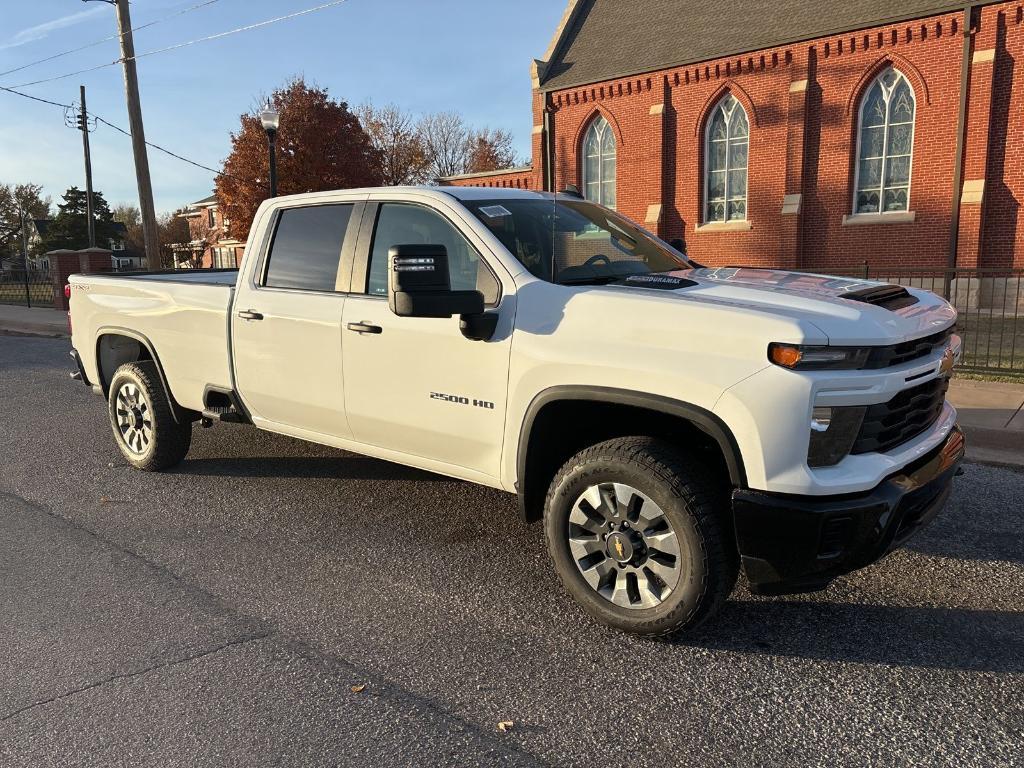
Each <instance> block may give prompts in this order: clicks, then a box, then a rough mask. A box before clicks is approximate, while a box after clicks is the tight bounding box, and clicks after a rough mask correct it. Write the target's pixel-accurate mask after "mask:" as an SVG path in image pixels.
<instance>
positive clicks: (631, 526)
mask: <svg viewBox="0 0 1024 768" xmlns="http://www.w3.org/2000/svg"><path fill="white" fill-rule="evenodd" d="M569 550H570V551H571V553H572V559H573V561H574V562H575V563H576V567H577V568H579V571H580V573H581V574H583V578H584V579H586V581H587V583H588V584H589V585H590V586H591V588H593V589H594V590H595V591H596V592H597V593H598V594H599V595H601V596H602V597H603V598H605V599H606V600H608V601H609V602H612V603H614V604H615V605H617V606H620V607H622V608H634V609H636V608H655V607H657V606H658V605H660V604H661V603H662V602H663V601H665V600H666V599H667V598H668V596H669V595H670V594H672V590H674V589H675V588H676V587H677V586H678V585H679V579H680V576H681V573H682V558H681V557H680V553H679V541H678V540H677V538H676V534H675V531H673V530H672V525H671V524H670V523H669V521H668V518H667V517H666V516H665V513H664V512H663V511H662V509H661V507H659V506H658V505H657V504H655V503H654V502H653V501H652V500H651V499H650V498H648V497H647V496H645V495H644V494H642V493H641V492H640V491H638V490H637V489H636V488H633V487H632V486H629V485H624V484H622V483H600V484H599V485H592V486H590V487H589V488H587V489H586V490H585V491H584V492H583V493H582V494H581V495H580V497H579V498H578V499H576V503H575V504H573V507H572V511H571V512H570V513H569Z"/></svg>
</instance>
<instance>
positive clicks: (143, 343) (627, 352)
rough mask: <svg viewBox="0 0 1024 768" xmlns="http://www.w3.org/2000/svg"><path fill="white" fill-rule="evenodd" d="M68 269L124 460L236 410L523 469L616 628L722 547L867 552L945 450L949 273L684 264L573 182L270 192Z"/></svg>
mask: <svg viewBox="0 0 1024 768" xmlns="http://www.w3.org/2000/svg"><path fill="white" fill-rule="evenodd" d="M70 286H71V313H70V316H71V320H72V327H73V335H72V342H73V347H74V350H73V351H72V356H73V357H74V358H75V360H76V362H77V364H78V371H77V372H76V373H75V374H73V375H74V377H75V378H81V379H82V380H83V381H84V382H85V383H86V384H88V385H90V386H91V387H92V388H93V390H95V391H96V392H97V393H98V394H102V395H103V396H104V397H105V398H106V399H107V402H108V404H109V412H110V422H111V425H112V426H113V434H114V438H115V440H116V442H117V445H118V447H119V448H120V450H121V452H122V453H123V454H124V456H125V458H126V459H127V460H128V461H129V462H130V463H131V464H133V465H135V466H136V467H138V468H140V469H146V470H161V469H166V468H168V467H171V466H173V465H175V464H177V463H178V462H180V461H182V460H183V459H184V458H185V456H186V454H187V453H188V450H189V444H190V441H191V434H192V426H193V424H194V423H196V422H202V423H203V424H204V425H205V426H209V425H210V424H211V423H212V422H214V421H218V420H219V421H234V422H241V423H245V424H251V425H253V426H255V427H258V428H260V429H265V430H269V431H272V432H278V433H281V434H284V435H291V436H293V437H297V438H302V439H304V440H309V441H312V442H316V443H322V444H325V445H331V446H335V447H338V448H343V449H346V450H348V451H353V452H356V453H360V454H365V455H368V456H375V457H378V458H380V459H386V460H389V461H395V462H399V463H402V464H408V465H411V466H415V467H419V468H422V469H426V470H430V471H433V472H438V473H441V474H445V475H450V476H452V477H456V478H461V479H463V480H466V481H469V482H474V483H480V484H483V485H488V486H492V487H495V488H500V489H504V490H506V491H509V492H511V493H516V494H518V497H519V501H520V508H521V511H522V514H523V516H524V518H525V519H526V520H528V521H532V520H538V519H540V518H543V520H544V529H545V533H546V536H547V542H548V546H549V549H550V553H551V557H552V560H553V561H554V565H555V568H556V569H557V571H558V573H559V575H560V577H561V579H562V581H563V582H564V584H565V586H566V588H567V590H568V591H569V592H570V593H571V594H572V596H573V597H574V598H575V599H576V600H577V601H578V602H579V603H580V604H581V605H582V606H583V608H584V609H585V610H587V611H588V612H589V613H590V614H591V615H592V616H594V617H595V618H596V619H598V620H600V621H602V622H605V623H607V624H610V625H612V626H615V627H618V628H620V629H623V630H626V631H630V632H636V633H641V634H666V633H672V632H677V631H681V630H685V629H689V628H692V627H694V626H696V625H697V624H699V623H700V622H701V621H703V620H705V619H706V618H707V617H708V616H710V615H712V614H713V613H714V612H715V611H716V610H717V609H718V607H719V606H720V605H721V604H722V602H723V601H724V600H725V598H726V597H727V595H728V594H729V593H730V591H731V590H732V588H733V586H734V584H735V581H736V578H737V574H738V571H739V569H740V567H742V568H743V570H744V573H745V575H746V578H747V580H748V581H749V583H750V586H751V589H752V590H753V591H755V592H756V593H759V594H784V593H792V592H800V591H809V590H815V589H821V588H823V587H825V586H826V585H828V583H829V582H830V581H832V580H833V579H834V578H836V577H837V576H839V575H841V574H844V573H848V572H850V571H852V570H854V569H857V568H861V567H863V566H865V565H868V564H869V563H872V562H874V561H876V560H878V559H879V558H880V557H882V556H883V555H885V554H886V553H887V552H889V551H890V550H892V549H893V548H895V547H897V546H899V545H900V544H902V543H903V542H904V541H905V540H906V539H907V538H908V537H909V536H910V535H911V534H913V533H914V532H915V531H916V530H918V529H919V528H920V527H921V526H923V525H924V524H926V523H927V522H928V521H929V520H930V519H931V518H932V517H933V516H934V515H935V514H936V513H937V512H938V510H939V509H940V508H941V507H942V506H943V504H944V503H945V501H946V499H947V497H948V495H949V492H950V489H951V485H952V478H953V476H954V475H955V474H956V473H957V471H958V465H959V463H960V461H961V459H962V457H963V452H964V441H963V436H962V434H961V432H960V430H959V428H958V427H957V425H956V412H955V410H954V409H953V407H952V406H951V405H950V404H949V403H947V402H946V400H945V392H946V387H947V382H948V377H949V374H950V371H951V369H952V367H953V365H954V363H955V362H956V360H957V359H958V357H959V354H960V340H959V337H958V336H956V335H955V334H954V332H953V331H954V325H955V323H956V320H957V317H956V312H955V310H954V309H953V308H952V307H951V306H950V305H949V304H948V303H947V302H945V301H943V300H942V299H941V298H939V297H937V296H935V295H934V294H932V293H929V292H927V291H919V290H914V289H906V288H903V287H900V286H896V285H888V284H884V283H876V282H863V281H858V280H853V279H847V278H835V277H825V276H820V275H806V274H799V273H792V272H780V271H773V270H764V269H748V268H719V269H708V268H702V267H700V266H699V265H696V264H694V263H692V262H690V261H688V260H687V258H686V257H685V256H684V255H682V254H680V253H679V252H678V251H676V250H675V249H673V248H672V247H671V246H670V245H668V244H667V243H665V242H663V241H661V240H659V239H658V238H657V237H655V236H654V235H652V234H651V233H649V232H647V231H645V230H644V229H642V228H641V227H639V226H638V225H636V224H635V223H633V222H632V221H630V220H628V219H626V218H625V217H623V216H621V215H619V214H617V213H616V212H614V211H612V210H609V209H607V208H603V207H601V206H599V205H595V204H593V203H590V202H586V201H584V200H582V199H580V198H579V196H578V195H572V194H558V195H551V194H540V193H532V192H525V191H516V190H497V189H480V188H475V189H474V188H435V189H427V188H386V189H367V190H349V191H339V192H328V193H316V194H307V195H298V196H292V197H282V198H276V199H273V200H269V201H267V202H265V203H264V204H263V205H262V206H261V207H260V209H259V211H258V212H257V214H256V217H255V220H254V222H253V225H252V229H251V232H250V235H249V240H248V244H247V246H246V248H245V254H244V257H243V259H242V263H241V267H240V269H238V270H231V271H195V272H176V273H149V274H146V273H142V274H137V275H126V276H114V275H109V276H107V275H75V276H72V277H71V279H70ZM480 514H482V515H486V514H490V512H489V511H488V510H485V509H481V510H480Z"/></svg>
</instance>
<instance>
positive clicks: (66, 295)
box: [64, 283, 71, 299]
mask: <svg viewBox="0 0 1024 768" xmlns="http://www.w3.org/2000/svg"><path fill="white" fill-rule="evenodd" d="M64 298H65V299H70V298H71V283H68V284H67V285H65V286H64Z"/></svg>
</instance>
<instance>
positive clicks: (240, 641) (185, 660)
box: [0, 632, 273, 723]
mask: <svg viewBox="0 0 1024 768" xmlns="http://www.w3.org/2000/svg"><path fill="white" fill-rule="evenodd" d="M272 634H273V633H271V632H258V633H255V634H251V635H245V636H243V637H236V638H235V639H233V640H228V641H227V642H225V643H221V644H220V645H217V646H215V647H213V648H208V649H206V650H205V651H200V652H199V653H193V654H190V655H188V656H182V657H181V658H177V659H170V660H169V661H164V662H161V663H159V664H152V665H150V666H148V667H144V668H143V669H138V670H135V671H134V672H122V673H119V674H116V675H109V676H107V677H105V678H103V679H102V680H97V681H95V682H92V683H89V684H88V685H83V686H81V687H79V688H73V689H72V690H70V691H66V692H64V693H61V694H59V695H57V696H51V697H50V698H48V699H41V700H40V701H34V702H32V703H31V704H26V705H25V706H24V707H20V708H19V709H16V710H14V711H13V712H9V713H8V714H6V715H4V716H2V717H0V723H3V722H6V721H7V720H10V719H11V718H13V717H17V716H18V715H20V714H23V713H25V712H28V711H29V710H32V709H36V708H37V707H44V706H46V705H47V704H53V703H55V702H58V701H63V700H64V699H68V698H71V697H72V696H77V695H78V694H80V693H85V692H86V691H91V690H93V689H94V688H99V687H101V686H104V685H107V684H108V683H115V682H117V681H119V680H131V679H132V678H134V677H142V676H143V675H148V674H149V673H150V672H157V671H159V670H161V669H167V668H168V667H175V666H178V665H180V664H189V663H190V662H193V661H198V660H199V659H203V658H206V657H207V656H212V655H214V654H216V653H220V652H221V651H224V650H227V649H228V648H234V647H236V646H239V645H244V644H246V643H251V642H255V641H257V640H266V639H268V638H269V637H271V635H272Z"/></svg>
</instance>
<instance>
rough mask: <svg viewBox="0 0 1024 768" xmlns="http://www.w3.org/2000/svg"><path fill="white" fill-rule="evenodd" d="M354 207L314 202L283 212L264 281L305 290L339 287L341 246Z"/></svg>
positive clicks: (277, 285)
mask: <svg viewBox="0 0 1024 768" xmlns="http://www.w3.org/2000/svg"><path fill="white" fill-rule="evenodd" d="M353 207H354V206H353V205H352V204H347V205H310V206H305V207H303V208H286V209H284V210H283V211H281V213H280V215H279V217H278V221H277V229H276V230H275V232H274V240H273V243H271V246H270V253H269V254H268V256H267V267H266V276H265V278H264V280H263V284H264V285H265V286H267V287H268V288H292V289H297V290H302V291H329V292H333V291H335V290H337V288H336V285H337V280H338V267H339V265H340V263H341V246H342V243H343V242H344V241H345V232H346V230H347V229H348V225H349V221H350V220H351V219H352V209H353Z"/></svg>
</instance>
